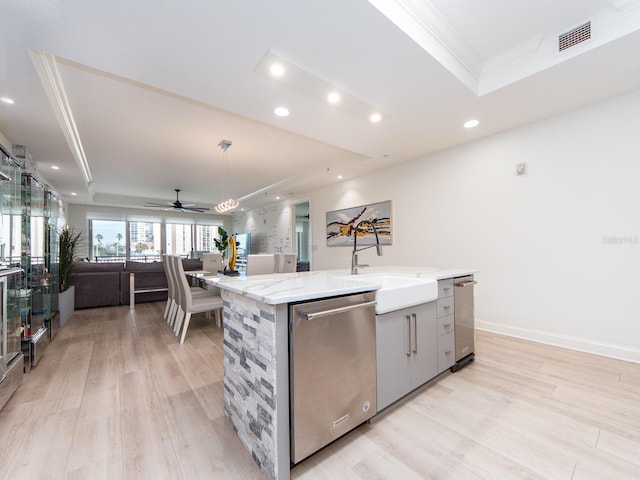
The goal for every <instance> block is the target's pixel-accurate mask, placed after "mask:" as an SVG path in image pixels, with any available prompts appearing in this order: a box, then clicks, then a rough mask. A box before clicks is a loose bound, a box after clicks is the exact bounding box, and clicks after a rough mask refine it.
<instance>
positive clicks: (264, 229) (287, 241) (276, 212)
mask: <svg viewBox="0 0 640 480" xmlns="http://www.w3.org/2000/svg"><path fill="white" fill-rule="evenodd" d="M294 211H295V207H294V206H293V204H292V203H291V202H290V201H285V202H280V203H274V204H272V205H268V206H266V207H263V208H259V209H256V210H251V211H246V212H237V213H234V214H233V216H232V219H231V230H230V231H229V233H230V234H231V233H250V234H251V252H250V253H262V252H264V253H275V252H293V228H294V225H293V212H294Z"/></svg>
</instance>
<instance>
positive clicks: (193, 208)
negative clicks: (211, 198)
mask: <svg viewBox="0 0 640 480" xmlns="http://www.w3.org/2000/svg"><path fill="white" fill-rule="evenodd" d="M175 192H176V200H175V201H174V202H169V201H167V202H165V203H156V202H145V207H152V208H164V210H165V211H168V210H171V209H173V210H180V211H181V212H187V211H188V212H199V213H204V212H206V211H208V210H209V209H208V208H206V207H199V206H198V205H196V204H195V203H188V204H186V205H184V204H182V202H181V201H180V197H179V196H178V195H179V193H180V189H178V188H176V189H175Z"/></svg>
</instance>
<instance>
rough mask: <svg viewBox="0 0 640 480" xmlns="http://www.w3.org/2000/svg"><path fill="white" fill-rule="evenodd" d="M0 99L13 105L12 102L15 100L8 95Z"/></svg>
mask: <svg viewBox="0 0 640 480" xmlns="http://www.w3.org/2000/svg"><path fill="white" fill-rule="evenodd" d="M0 101H2V102H3V103H6V104H8V105H13V104H14V103H16V102H14V101H13V99H12V98H9V97H0Z"/></svg>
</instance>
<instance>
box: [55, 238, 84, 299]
mask: <svg viewBox="0 0 640 480" xmlns="http://www.w3.org/2000/svg"><path fill="white" fill-rule="evenodd" d="M81 238H82V231H78V230H76V229H74V228H73V227H70V226H69V225H67V226H66V227H64V228H63V229H62V230H60V232H59V233H58V248H59V261H58V262H59V267H58V269H59V270H58V272H59V280H60V291H61V292H64V291H65V290H67V289H68V288H69V282H70V280H71V269H72V268H73V262H74V261H75V259H76V258H77V257H78V250H79V249H80V245H81V243H80V239H81Z"/></svg>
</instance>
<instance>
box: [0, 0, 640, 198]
mask: <svg viewBox="0 0 640 480" xmlns="http://www.w3.org/2000/svg"><path fill="white" fill-rule="evenodd" d="M638 4H640V0H609V1H607V0H562V1H561V2H559V1H558V0H536V1H535V2H530V1H526V2H525V1H522V0H456V1H453V0H431V1H429V2H428V1H425V0H371V1H366V0H350V1H348V2H345V1H344V0H324V1H322V2H319V1H312V0H271V1H269V2H264V1H258V2H256V1H255V0H234V1H228V0H227V1H223V0H209V1H206V2H205V1H196V0H183V1H180V2H157V1H151V0H138V1H136V2H130V1H128V0H111V1H109V2H105V1H97V0H66V1H64V2H60V1H53V0H50V1H42V0H38V1H36V0H0V12H1V16H0V18H2V29H0V96H8V97H11V98H13V99H14V100H15V104H14V105H6V104H4V103H0V131H2V132H3V133H4V134H5V135H6V136H7V137H8V138H9V139H11V141H12V142H14V143H16V144H22V145H26V146H27V148H28V149H29V151H30V153H31V155H32V156H33V159H34V160H35V161H36V162H37V165H38V170H39V172H40V176H41V177H43V178H44V179H45V180H46V181H47V182H48V183H49V184H50V185H51V186H52V188H53V189H54V190H56V191H58V192H59V193H60V194H61V195H62V196H63V197H64V198H65V199H66V200H67V201H69V202H71V203H86V204H96V205H112V206H134V207H139V206H142V205H144V203H145V202H146V201H154V202H157V201H163V200H171V201H172V200H174V199H175V198H174V195H175V194H174V192H173V189H174V188H181V189H182V192H181V200H182V201H183V202H184V203H189V202H196V203H198V204H199V205H200V206H205V207H210V208H211V207H212V206H213V205H214V204H216V203H218V202H219V201H221V200H223V199H224V198H226V197H229V196H232V197H234V198H236V199H241V204H242V206H244V207H245V208H254V207H256V206H258V205H261V204H263V203H266V202H272V201H274V200H275V196H276V195H279V196H281V197H282V196H284V197H286V196H304V195H305V193H306V192H308V191H310V190H312V189H314V188H318V187H320V186H322V185H326V184H327V183H330V182H336V181H338V180H337V178H336V176H337V175H338V174H341V175H343V177H344V179H348V178H351V177H353V176H357V175H361V174H363V173H365V172H368V171H371V170H374V169H378V168H382V167H384V166H387V165H390V164H393V163H397V162H403V161H407V160H411V159H415V158H418V157H421V156H424V155H426V154H428V153H431V152H434V151H438V150H442V149H445V148H448V147H451V146H454V145H458V144H461V143H464V142H468V141H470V140H474V139H478V138H481V137H483V136H487V135H491V134H494V133H497V132H501V131H504V130H506V129H509V128H513V127H516V126H519V125H522V124H525V123H528V122H531V121H535V120H538V119H541V118H545V117H548V116H551V115H555V114H557V113H560V112H563V111H567V110H570V109H574V108H578V107H580V106H583V105H586V104H589V103H592V102H595V101H598V100H602V99H605V98H609V97H612V96H616V95H619V94H622V93H625V92H628V91H631V90H635V89H638V88H640V55H638V53H637V52H638V50H639V47H640V8H637V7H638ZM585 20H591V21H592V32H593V38H592V39H591V40H589V41H588V42H585V43H584V44H581V45H578V46H576V47H572V48H571V49H569V50H567V51H565V52H563V53H562V54H558V52H557V49H556V44H555V42H556V40H557V35H558V34H559V33H563V32H565V31H567V30H569V29H571V28H572V27H574V26H576V25H579V24H581V23H583V22H584V21H585ZM266 55H277V56H279V57H281V58H283V59H285V60H287V61H288V62H290V64H291V67H292V68H295V70H296V71H297V72H299V73H300V74H301V75H302V77H304V78H305V79H306V80H305V82H306V83H305V84H304V85H302V88H297V87H300V85H299V84H298V85H292V84H290V83H286V82H283V81H278V80H276V79H272V78H268V77H267V76H265V75H263V74H262V72H261V70H260V62H261V60H262V59H263V58H265V56H266ZM302 77H300V78H302ZM314 85H315V87H314ZM318 85H321V86H325V85H331V86H333V87H335V88H338V89H340V90H341V91H342V92H343V93H344V94H345V95H347V96H348V97H349V98H350V99H351V100H352V101H353V102H356V103H357V104H358V105H360V106H361V107H362V106H364V107H363V108H365V107H367V106H370V107H371V108H372V109H373V108H375V109H378V110H379V111H381V112H383V113H384V114H385V115H386V116H385V119H384V120H383V121H382V122H381V123H379V124H375V125H374V124H371V123H370V122H368V121H367V119H366V118H360V117H358V116H357V115H359V110H357V109H350V110H347V109H346V108H345V107H344V105H346V102H345V103H344V104H343V107H333V106H331V105H329V104H328V103H326V102H324V101H322V100H321V99H320V98H318V97H317V96H314V94H313V89H314V88H317V86H318ZM63 96H66V101H64V97H63ZM277 105H285V106H287V107H288V108H289V110H290V111H291V115H290V116H289V117H287V118H279V117H276V116H275V115H274V114H273V109H274V107H275V106H277ZM64 115H67V120H66V121H65V118H64ZM69 118H73V120H74V121H75V126H76V131H75V133H69V132H70V131H71V132H72V130H73V129H70V128H69V124H70V123H69V121H68V119H69ZM470 118H477V119H478V120H480V122H481V123H480V126H479V127H477V128H476V129H473V130H465V129H463V128H462V123H463V122H464V121H466V120H468V119H470ZM222 139H226V140H231V141H232V142H233V145H232V146H231V147H230V148H229V149H228V151H227V153H226V154H223V152H222V151H221V150H220V149H218V147H217V145H218V143H219V142H220V140H222ZM74 141H75V142H78V141H79V142H80V143H81V145H82V147H83V150H84V157H85V158H86V162H87V164H88V167H89V170H90V173H91V179H92V181H91V182H87V179H86V177H85V175H84V174H83V173H82V170H81V168H80V164H79V161H80V159H81V157H82V154H81V153H78V150H77V148H75V147H74V143H73V142H74ZM76 144H77V143H76ZM52 165H58V166H59V167H60V170H57V171H55V170H52V169H51V166H52ZM225 165H229V167H228V168H225ZM343 181H344V180H343ZM71 192H76V193H77V196H75V197H71Z"/></svg>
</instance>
